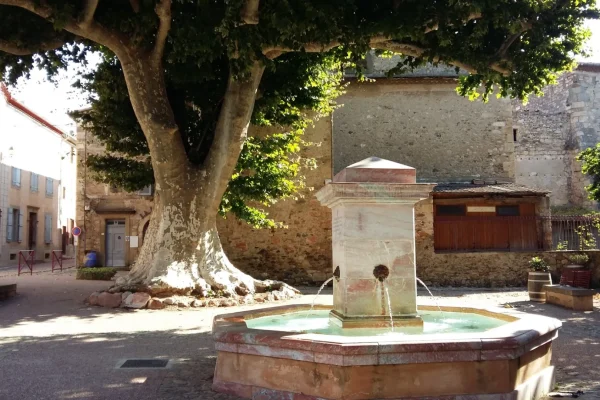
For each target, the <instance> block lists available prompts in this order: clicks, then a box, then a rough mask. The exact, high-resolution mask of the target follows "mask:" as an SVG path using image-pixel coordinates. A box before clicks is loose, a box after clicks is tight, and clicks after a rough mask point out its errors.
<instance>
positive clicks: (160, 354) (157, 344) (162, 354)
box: [0, 270, 600, 400]
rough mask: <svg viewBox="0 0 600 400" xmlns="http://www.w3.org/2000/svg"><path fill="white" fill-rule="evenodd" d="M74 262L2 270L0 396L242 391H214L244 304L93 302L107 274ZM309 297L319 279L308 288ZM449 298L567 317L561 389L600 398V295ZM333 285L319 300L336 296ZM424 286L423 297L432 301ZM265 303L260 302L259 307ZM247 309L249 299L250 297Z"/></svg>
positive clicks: (444, 295) (455, 292)
mask: <svg viewBox="0 0 600 400" xmlns="http://www.w3.org/2000/svg"><path fill="white" fill-rule="evenodd" d="M73 275H74V273H73V270H65V271H63V272H62V273H60V272H59V273H56V272H55V273H54V274H51V273H40V274H34V275H33V276H21V277H18V278H17V277H14V276H10V277H0V284H2V283H8V282H17V284H18V285H19V286H18V291H19V295H18V296H17V297H16V298H14V299H11V300H9V301H6V302H0V382H1V384H0V399H1V400H4V399H25V400H29V399H111V400H113V399H115V398H118V399H126V400H129V399H134V400H137V399H140V400H142V399H143V400H155V399H158V400H176V399H177V400H180V399H198V400H199V399H202V400H233V399H236V397H234V396H229V395H224V394H220V393H215V392H212V391H211V390H210V387H211V383H212V374H213V369H214V364H215V352H214V350H213V342H212V338H211V335H210V325H211V321H212V318H213V316H214V315H216V314H218V313H222V312H230V311H231V312H232V311H237V310H240V309H242V307H235V308H229V309H224V308H205V309H198V310H193V309H185V310H176V311H173V310H171V311H164V310H161V311H151V310H139V311H126V310H122V309H116V310H109V309H102V308H96V307H87V306H85V305H84V304H83V299H84V298H85V297H86V296H87V295H88V294H89V293H91V292H92V291H94V290H98V289H102V288H105V287H106V286H107V283H106V282H97V281H76V280H74V276H73ZM302 290H303V292H304V293H307V296H304V297H302V298H300V299H298V300H295V301H294V302H310V301H312V299H313V296H314V293H315V292H316V289H315V288H302ZM433 292H434V295H436V296H437V300H438V301H439V302H440V304H444V305H462V306H474V305H476V306H496V305H505V304H509V305H510V306H512V307H516V308H517V309H519V310H522V311H525V312H531V313H534V314H542V315H546V316H552V317H555V318H559V319H560V320H562V321H563V328H562V330H561V332H560V335H559V339H558V340H557V341H556V342H555V347H554V363H555V364H556V366H557V375H558V376H557V381H558V383H559V387H560V390H562V391H577V390H582V391H584V392H586V394H585V395H583V396H581V397H580V398H582V399H600V312H599V311H600V310H599V309H598V307H599V306H600V304H598V302H596V303H595V306H596V309H595V310H594V311H593V312H588V313H581V312H571V311H569V310H565V309H562V308H559V307H555V306H552V305H546V304H533V303H530V302H529V301H528V297H527V293H526V292H525V291H524V290H523V289H514V290H505V291H490V290H484V289H479V290H477V289H474V290H466V289H464V290H459V289H443V290H438V289H434V290H433ZM331 300H332V298H331V290H330V289H329V290H327V289H326V290H325V294H324V295H321V296H320V298H319V299H318V302H319V303H330V302H331ZM433 303H434V299H431V298H429V296H427V295H426V293H425V292H423V293H421V292H419V304H433ZM253 307H258V306H253ZM243 308H250V307H249V306H246V307H243ZM128 358H168V359H170V360H172V364H171V366H170V368H168V369H163V370H148V369H147V370H123V369H118V368H116V367H117V365H118V364H119V363H120V362H122V361H123V360H124V359H128Z"/></svg>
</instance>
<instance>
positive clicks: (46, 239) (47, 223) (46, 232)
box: [44, 214, 52, 244]
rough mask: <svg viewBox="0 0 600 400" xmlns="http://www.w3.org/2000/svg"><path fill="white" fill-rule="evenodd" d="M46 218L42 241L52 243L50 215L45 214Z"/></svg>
mask: <svg viewBox="0 0 600 400" xmlns="http://www.w3.org/2000/svg"><path fill="white" fill-rule="evenodd" d="M45 217H46V220H45V223H44V242H46V244H50V243H52V215H50V214H46V216H45Z"/></svg>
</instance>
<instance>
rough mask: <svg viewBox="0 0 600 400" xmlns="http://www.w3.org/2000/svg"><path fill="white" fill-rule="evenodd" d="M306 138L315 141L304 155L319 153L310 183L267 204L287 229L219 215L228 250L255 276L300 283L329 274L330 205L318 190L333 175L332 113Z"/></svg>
mask: <svg viewBox="0 0 600 400" xmlns="http://www.w3.org/2000/svg"><path fill="white" fill-rule="evenodd" d="M252 134H253V135H255V134H257V133H256V132H255V131H254V132H252ZM304 140H305V141H308V142H315V143H316V145H315V146H310V147H306V148H304V150H303V151H302V156H303V157H311V158H315V159H316V162H317V169H314V170H304V171H303V173H304V175H305V177H306V187H307V188H306V189H305V190H303V191H302V192H301V193H299V195H300V197H299V198H298V199H297V200H294V199H287V200H283V201H280V202H278V203H276V204H275V205H273V206H271V207H269V209H268V211H269V216H270V217H271V218H274V219H275V220H276V221H279V222H283V223H284V224H285V225H287V228H286V229H275V230H265V229H253V228H252V227H250V226H249V225H248V224H246V223H245V222H242V221H239V220H237V219H236V218H235V217H233V216H230V217H229V218H227V219H225V220H223V219H220V220H219V221H218V228H219V234H220V235H221V240H222V241H223V247H224V248H225V252H226V253H227V256H228V257H229V258H230V260H231V261H232V262H233V263H234V264H235V265H236V266H238V267H239V268H241V269H242V270H243V271H244V272H247V273H249V274H250V275H252V276H254V277H256V278H262V279H264V278H270V279H279V280H284V281H286V282H288V283H291V284H295V285H300V284H313V283H318V282H323V281H324V280H326V279H327V278H329V276H330V274H331V210H329V208H327V207H323V206H321V205H320V204H319V202H318V201H317V199H316V198H315V196H314V193H315V192H316V191H317V190H319V189H320V188H321V187H322V186H323V185H324V183H325V179H329V178H331V118H322V119H320V120H319V121H317V122H316V123H315V126H314V127H312V128H309V129H307V130H306V133H305V134H304Z"/></svg>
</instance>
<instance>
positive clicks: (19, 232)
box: [17, 210, 23, 243]
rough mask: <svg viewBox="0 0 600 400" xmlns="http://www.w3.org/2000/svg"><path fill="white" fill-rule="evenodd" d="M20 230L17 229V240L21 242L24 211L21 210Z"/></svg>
mask: <svg viewBox="0 0 600 400" xmlns="http://www.w3.org/2000/svg"><path fill="white" fill-rule="evenodd" d="M18 218H19V219H18V223H19V230H18V231H17V241H18V242H19V243H21V242H22V241H23V213H22V212H21V210H19V217H18Z"/></svg>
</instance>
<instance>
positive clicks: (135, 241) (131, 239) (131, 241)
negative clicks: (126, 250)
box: [129, 236, 138, 247]
mask: <svg viewBox="0 0 600 400" xmlns="http://www.w3.org/2000/svg"><path fill="white" fill-rule="evenodd" d="M129 247H138V237H137V236H129Z"/></svg>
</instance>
